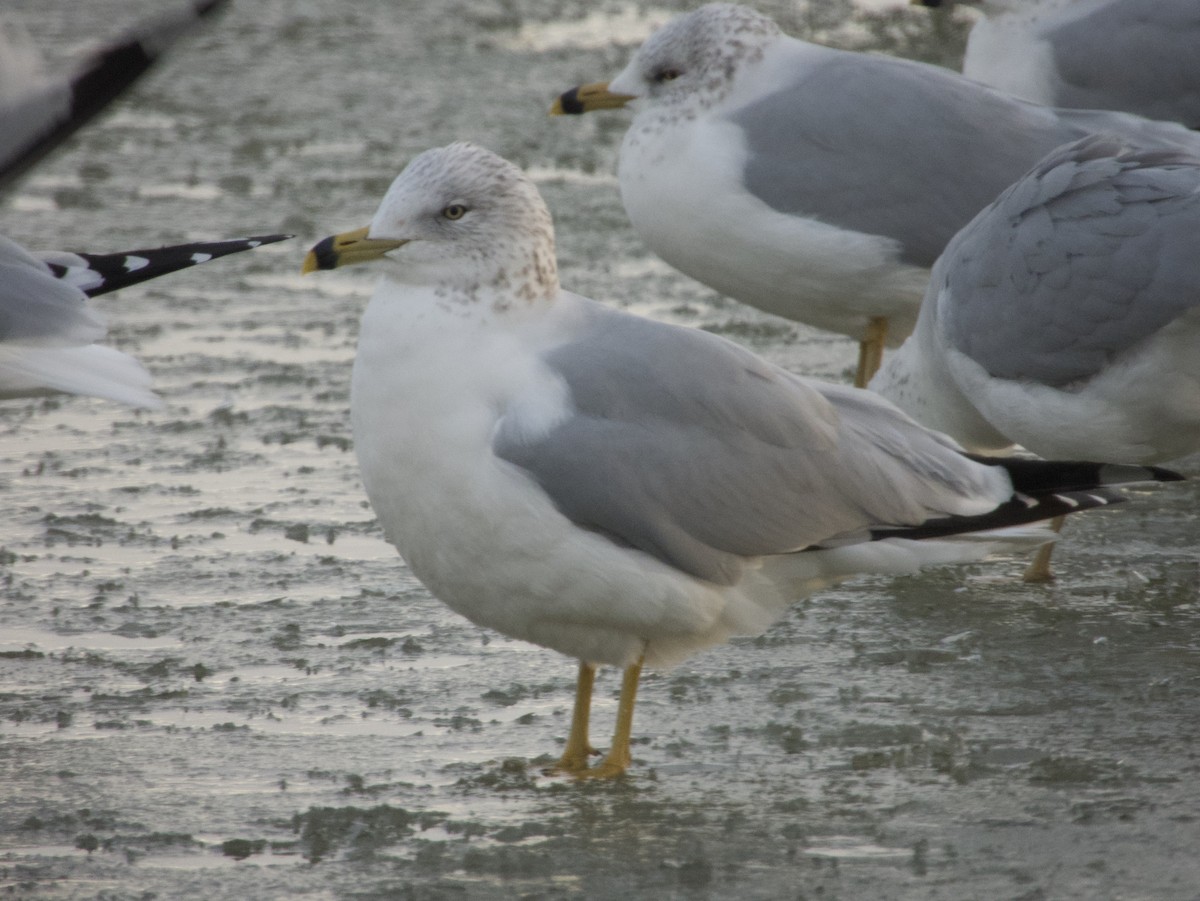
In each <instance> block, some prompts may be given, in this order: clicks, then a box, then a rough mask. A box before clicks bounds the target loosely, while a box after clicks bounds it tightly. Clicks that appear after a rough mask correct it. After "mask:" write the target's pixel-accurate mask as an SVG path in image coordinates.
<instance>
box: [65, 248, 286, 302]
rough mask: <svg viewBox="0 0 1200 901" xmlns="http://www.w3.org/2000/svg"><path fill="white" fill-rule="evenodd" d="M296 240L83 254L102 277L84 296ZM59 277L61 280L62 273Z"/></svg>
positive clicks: (96, 295)
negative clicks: (247, 251)
mask: <svg viewBox="0 0 1200 901" xmlns="http://www.w3.org/2000/svg"><path fill="white" fill-rule="evenodd" d="M293 237H295V235H252V236H250V237H247V238H230V239H228V240H224V241H194V242H192V243H190V244H173V245H169V246H165V247H151V248H146V249H141V250H126V251H123V252H121V253H81V254H77V256H79V257H81V258H82V259H84V260H85V261H86V262H87V266H88V268H89V269H91V270H92V272H93V273H95V274H96V275H98V276H99V283H98V284H94V285H91V286H89V287H86V288H84V289H83V291H84V293H85V294H87V295H88V296H89V297H99V296H100V295H101V294H107V293H108V292H109V291H116V290H117V289H118V288H126V287H128V286H129V285H136V284H137V283H138V282H144V281H148V280H149V279H152V278H157V277H158V276H160V275H166V274H167V273H168V272H176V271H178V270H180V269H188V268H190V267H192V266H195V265H198V264H200V263H207V262H209V261H211V260H215V259H219V258H220V257H224V256H229V255H230V254H234V253H241V252H242V251H246V250H254V249H255V248H256V247H262V246H264V245H266V244H277V243H278V242H280V241H286V240H287V239H288V238H293ZM60 268H61V267H60ZM52 271H53V270H52ZM58 274H59V276H60V277H61V276H62V274H63V273H58Z"/></svg>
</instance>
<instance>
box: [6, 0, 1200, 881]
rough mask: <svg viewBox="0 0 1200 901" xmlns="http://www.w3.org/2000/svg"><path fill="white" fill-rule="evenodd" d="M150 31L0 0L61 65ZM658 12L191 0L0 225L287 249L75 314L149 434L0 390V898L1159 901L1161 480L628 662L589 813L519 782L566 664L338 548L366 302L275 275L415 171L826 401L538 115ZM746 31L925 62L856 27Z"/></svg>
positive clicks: (1181, 490) (1189, 652) (1180, 580)
mask: <svg viewBox="0 0 1200 901" xmlns="http://www.w3.org/2000/svg"><path fill="white" fill-rule="evenodd" d="M158 5H159V4H158V0H88V2H86V3H79V2H76V0H38V2H34V0H7V2H6V3H5V7H4V12H5V14H6V15H7V16H9V17H12V18H15V19H17V20H19V21H21V22H23V23H24V24H25V26H26V27H27V28H28V29H29V31H30V32H31V33H32V34H33V36H34V38H35V40H36V42H37V44H38V45H39V46H41V47H43V48H45V51H46V53H47V55H48V56H49V57H50V58H51V60H54V61H60V62H61V61H62V60H64V59H68V58H72V57H73V56H74V55H75V54H77V53H78V52H79V51H80V50H81V49H82V48H83V47H85V46H86V45H87V44H88V43H89V42H90V41H92V40H95V39H97V38H99V37H103V36H108V35H111V34H113V33H114V32H116V31H119V30H121V28H122V27H123V26H124V25H125V24H126V23H131V22H133V21H135V20H136V19H137V18H138V17H139V16H141V15H144V14H145V13H146V12H147V11H150V10H153V9H155V8H156V7H157V6H158ZM692 5H694V4H683V3H677V2H661V3H655V4H652V5H638V4H633V3H619V2H618V3H600V4H588V3H582V2H580V0H525V2H507V0H447V2H436V3H427V2H417V0H408V2H385V0H360V2H357V3H354V4H339V3H328V2H324V3H321V2H316V0H235V8H234V9H232V10H231V11H230V12H229V14H227V15H225V16H223V17H222V18H221V19H220V20H218V21H216V22H215V23H213V24H212V25H211V26H210V27H209V28H207V29H206V30H205V31H204V32H203V33H201V34H199V35H198V36H196V37H195V38H194V39H192V40H190V41H188V42H187V43H186V45H184V46H182V47H180V48H179V50H178V51H177V52H176V53H175V54H174V55H173V56H171V57H170V58H169V59H168V60H167V62H166V64H165V65H164V66H162V67H161V68H160V69H159V70H158V71H157V72H156V73H155V74H154V75H153V76H152V77H151V78H149V79H148V80H147V81H146V82H145V83H144V84H143V85H142V86H141V87H139V88H138V89H137V90H136V91H135V92H134V93H133V95H132V96H131V97H130V98H128V99H127V100H126V101H125V102H123V103H122V104H121V105H120V108H119V110H117V111H116V113H115V114H114V115H111V116H109V117H107V118H105V119H103V120H102V121H101V122H99V123H97V124H95V125H94V126H92V127H90V128H88V129H86V130H85V131H84V132H82V133H81V134H80V135H79V136H78V137H77V138H76V139H75V140H73V141H72V142H71V143H70V144H69V145H68V146H67V147H66V148H65V149H64V150H63V151H61V152H59V153H58V154H56V155H55V156H53V157H52V158H51V159H49V160H47V161H46V162H45V163H44V164H43V165H42V166H41V167H39V168H38V169H37V170H36V171H35V172H34V173H33V174H32V175H31V176H30V177H28V178H26V179H25V180H24V181H23V182H22V183H21V184H20V185H19V186H18V187H17V188H16V189H15V190H14V191H12V192H10V193H9V194H8V195H6V196H5V197H4V198H3V200H2V202H0V231H3V232H4V233H6V234H9V235H11V236H13V237H14V238H17V239H19V240H20V241H22V242H23V243H25V244H27V245H28V246H31V247H46V248H50V247H64V248H72V249H82V250H94V251H106V250H122V249H129V248H134V247H141V246H147V245H153V244H158V243H171V242H182V241H187V240H198V239H202V238H219V237H231V236H234V235H239V234H255V233H260V234H261V233H267V232H273V231H288V232H295V233H296V234H297V236H298V237H297V239H296V240H294V241H290V242H285V243H283V244H277V245H273V246H270V247H266V248H262V249H261V250H258V251H256V252H254V253H250V254H243V255H239V256H236V257H232V258H230V259H228V260H223V261H219V262H216V263H213V264H211V265H209V266H205V267H202V268H201V269H196V270H192V271H190V272H187V273H182V274H179V275H176V276H173V277H171V278H168V279H165V280H161V281H159V282H150V283H148V284H146V285H144V286H141V287H138V288H133V289H129V290H125V291H122V292H121V293H119V294H115V295H110V296H107V297H104V298H101V299H100V300H99V301H98V302H97V305H98V306H99V307H100V308H101V309H102V310H104V311H105V313H106V314H107V316H108V319H109V321H110V326H111V330H112V333H113V336H114V340H115V341H116V342H117V343H118V344H119V345H120V346H121V347H123V348H125V349H127V350H130V351H131V352H134V353H136V354H137V355H138V356H139V357H140V358H141V359H142V360H143V361H144V362H145V363H146V364H147V366H148V367H149V368H150V369H151V370H152V372H153V373H154V375H155V378H156V384H157V386H158V387H159V389H160V390H161V392H162V394H163V395H164V398H165V400H166V406H165V408H164V409H162V410H160V411H156V412H152V413H135V412H132V411H129V410H126V409H124V408H121V407H117V406H115V405H113V404H107V403H103V402H100V401H91V400H87V399H80V398H71V399H61V400H54V401H29V402H7V403H5V404H3V405H0V497H2V498H3V500H4V503H5V508H4V509H5V512H6V515H5V516H4V517H3V519H2V520H0V898H7V897H12V898H22V899H26V898H30V899H100V898H103V899H143V898H160V899H165V898H197V899H200V898H203V899H246V898H253V899H260V898H261V899H267V898H280V899H282V898H288V899H292V898H301V899H332V898H356V899H367V898H417V899H441V898H455V899H459V898H470V899H475V898H511V897H522V896H523V897H536V898H568V897H572V898H575V897H577V898H630V897H634V898H641V897H646V898H689V899H690V898H725V897H737V898H762V899H774V898H806V899H824V901H828V899H843V901H852V899H885V898H886V899H914V901H916V899H947V901H949V899H964V898H978V899H1025V901H1040V899H1045V901H1050V899H1055V901H1057V899H1081V901H1082V899H1089V901H1090V899H1118V898H1119V899H1154V901H1161V899H1193V898H1195V897H1197V893H1198V892H1200V889H1198V886H1200V858H1198V857H1197V848H1200V778H1198V775H1200V757H1198V753H1200V752H1198V750H1197V749H1198V748H1200V562H1198V559H1197V557H1198V545H1200V517H1198V513H1197V511H1198V510H1200V487H1198V486H1200V482H1192V483H1188V484H1184V485H1180V486H1170V487H1169V489H1167V490H1159V491H1147V492H1140V493H1138V494H1136V495H1135V497H1134V498H1133V500H1132V502H1131V503H1129V504H1126V505H1124V506H1122V507H1119V508H1115V509H1112V510H1106V511H1100V512H1097V513H1094V514H1090V515H1087V516H1082V517H1079V518H1077V519H1076V520H1075V521H1073V522H1072V524H1071V525H1070V526H1069V527H1068V529H1067V531H1066V533H1065V536H1064V540H1063V542H1062V544H1061V548H1060V551H1059V553H1058V558H1057V570H1058V573H1059V579H1058V581H1057V582H1056V583H1054V584H1053V585H1050V586H1045V587H1030V586H1026V585H1023V584H1022V583H1021V582H1020V581H1018V579H1017V577H1018V576H1019V574H1020V572H1021V570H1022V568H1023V564H1024V561H1022V560H1017V559H1000V560H993V561H990V562H988V563H986V564H978V565H974V566H971V567H966V568H961V569H953V570H944V571H938V572H934V573H930V574H927V575H925V576H923V577H920V578H906V579H899V580H889V579H872V580H863V581H860V582H857V583H854V584H849V585H845V586H842V587H840V588H838V589H836V590H832V591H828V592H825V593H823V594H820V595H817V596H815V597H814V598H811V599H810V600H808V601H805V602H803V603H801V604H799V605H797V606H796V607H795V608H794V609H793V610H792V611H791V613H790V614H789V615H788V616H787V617H786V618H785V619H784V620H783V621H782V622H780V623H779V624H778V625H777V626H776V627H774V628H773V629H772V630H771V631H770V632H769V633H768V634H767V635H766V636H764V637H762V638H760V639H757V640H739V641H735V642H734V643H732V644H731V645H729V646H726V647H721V648H717V649H714V650H711V651H708V652H705V653H703V654H700V655H698V656H697V657H695V658H693V659H692V660H690V661H688V662H687V663H685V664H684V665H682V666H680V667H679V668H677V669H676V670H673V671H670V672H666V673H651V674H649V675H648V676H647V678H646V679H645V680H644V684H643V688H642V691H641V695H640V700H639V707H638V716H637V720H636V722H635V738H636V742H637V743H636V744H635V751H634V754H635V763H634V767H633V768H632V769H631V771H630V773H629V775H628V777H627V778H626V779H624V780H622V781H621V782H619V783H617V784H613V785H597V784H584V785H576V784H573V783H571V782H568V781H564V780H561V779H556V778H549V777H546V776H543V775H542V773H541V766H542V765H543V764H544V763H545V762H547V761H548V760H549V759H550V757H551V755H554V754H556V752H557V751H558V749H559V747H560V745H561V742H562V740H563V738H564V737H565V733H566V727H567V721H568V718H569V714H570V705H571V700H572V693H573V688H574V673H575V666H574V663H573V662H572V661H570V660H567V659H565V658H562V657H560V656H558V655H556V654H553V653H551V652H548V651H543V650H541V649H539V648H535V647H532V646H528V645H524V644H521V643H518V642H513V641H509V640H508V639H505V638H503V637H502V636H498V635H496V634H494V633H488V632H485V631H484V630H481V629H479V628H476V627H475V626H472V625H471V624H470V623H467V622H466V621H464V620H462V619H460V618H458V617H457V616H455V615H453V614H451V613H450V612H449V611H447V610H446V609H445V608H443V607H442V605H441V604H439V603H438V602H437V601H435V600H434V599H432V598H431V597H430V595H429V594H428V593H427V592H426V591H425V590H424V589H423V588H422V587H421V586H420V585H419V584H418V583H417V582H416V581H415V579H413V577H412V576H411V575H410V574H409V573H408V572H407V570H406V569H405V568H404V566H403V564H402V563H401V562H400V560H399V559H398V557H397V556H396V555H395V553H394V551H393V550H392V549H391V548H390V547H389V546H388V545H387V544H386V543H385V542H384V541H383V540H382V537H381V535H380V533H379V531H378V529H377V528H376V526H375V524H374V521H373V518H372V516H371V513H370V510H369V509H367V507H366V501H365V495H364V493H363V490H362V487H361V485H360V483H359V480H358V474H357V467H356V464H355V461H354V455H353V450H352V448H351V446H350V436H349V422H348V414H347V407H348V397H347V393H348V381H349V374H350V365H349V364H350V361H351V359H352V357H353V353H354V342H355V337H356V331H357V320H358V316H359V313H360V311H361V309H362V306H363V304H364V302H365V299H366V296H367V295H368V294H369V292H370V289H371V284H372V276H371V274H370V273H369V272H358V271H355V270H350V271H348V272H345V273H338V274H334V275H327V276H324V277H321V278H308V279H303V280H302V279H301V278H300V276H299V274H298V273H299V267H300V262H301V259H302V257H303V253H304V250H305V249H306V248H307V247H308V246H309V245H310V244H311V243H312V242H313V241H315V240H316V239H318V238H320V237H323V236H325V235H327V234H330V233H332V232H335V231H341V230H344V229H346V228H351V227H357V226H359V225H361V224H363V223H364V222H365V221H366V219H367V218H368V217H369V216H370V214H371V213H372V212H373V210H374V208H375V205H376V203H377V201H378V199H379V197H380V196H381V195H382V193H383V191H384V190H385V189H386V187H387V185H388V184H389V183H390V181H391V179H392V178H393V177H394V175H395V174H396V173H397V172H398V171H399V170H400V168H401V167H402V166H403V164H404V163H405V161H406V160H407V159H408V158H410V157H411V156H412V155H413V154H415V153H417V152H419V151H420V150H423V149H425V148H426V147H429V146H433V145H436V144H444V143H447V142H449V141H451V140H454V139H460V138H462V139H472V140H476V141H478V142H480V143H483V144H485V145H487V146H489V147H490V148H492V149H493V150H495V151H497V152H499V153H501V154H503V155H505V156H508V157H510V158H511V159H513V160H515V161H517V162H519V163H520V164H521V165H523V166H525V167H527V168H529V169H531V170H532V171H533V172H534V173H535V175H536V177H537V179H538V181H539V185H540V187H541V189H542V191H543V193H544V194H545V196H546V198H547V201H548V203H549V204H550V207H551V209H552V211H553V213H554V215H555V218H556V222H557V226H558V238H559V255H560V263H561V270H562V277H563V281H564V284H565V285H566V286H568V287H570V288H572V289H573V290H576V291H579V292H581V293H584V294H588V295H591V296H593V297H597V298H599V299H604V300H608V301H611V302H613V303H615V304H619V305H622V306H625V307H628V308H632V309H636V310H637V311H639V312H642V313H645V314H647V315H651V316H656V317H660V318H663V319H667V320H671V321H675V322H681V323H686V324H690V325H695V326H700V327H704V328H709V329H712V330H714V331H717V332H720V333H723V334H726V335H728V336H730V337H732V338H734V339H735V340H740V341H743V342H745V343H747V344H749V345H750V346H752V347H754V348H755V349H756V350H758V351H759V352H761V353H763V354H766V355H767V356H769V357H770V358H772V359H774V360H776V361H777V362H780V363H781V364H783V365H785V366H787V367H789V368H791V369H793V370H795V371H798V372H802V373H805V374H810V375H816V376H820V377H824V378H830V379H839V380H840V379H845V378H846V376H847V373H848V372H849V369H850V367H851V364H852V362H853V357H854V348H853V347H852V346H851V343H850V342H849V341H846V340H841V339H836V338H831V337H830V336H828V335H825V334H820V333H816V332H813V331H809V330H807V329H805V328H803V327H799V326H796V325H793V324H791V323H787V322H783V321H780V320H776V319H771V318H769V317H767V316H765V315H761V314H758V313H755V312H753V311H750V310H747V309H745V308H742V307H739V306H737V305H735V304H733V303H730V302H727V301H724V300H722V299H721V298H719V297H717V296H715V295H714V294H712V293H711V292H709V291H707V290H706V289H704V288H702V287H701V286H699V285H697V284H695V283H693V282H690V281H688V280H687V279H685V278H683V277H682V276H678V275H676V274H675V273H673V272H672V271H671V270H670V269H668V268H667V267H666V266H665V265H663V264H661V263H659V262H658V261H656V260H655V259H654V258H652V257H650V256H649V255H648V254H647V252H646V251H645V250H644V248H643V247H642V245H641V243H640V241H639V239H638V238H637V236H636V235H635V234H634V233H633V232H632V230H631V229H630V228H629V226H628V225H627V223H626V221H625V216H624V213H623V211H622V209H621V206H620V201H619V198H618V196H617V191H616V183H615V179H614V177H613V175H612V173H613V169H614V163H615V158H616V149H617V146H618V144H619V141H620V138H621V135H622V133H623V131H624V128H625V123H626V121H627V117H626V116H624V115H623V114H619V113H618V114H612V115H609V116H602V115H596V116H588V117H583V118H581V119H550V118H549V117H547V116H546V109H547V107H548V106H549V103H550V101H551V100H552V99H553V97H554V96H555V95H556V94H557V93H559V92H560V91H562V90H564V89H566V88H568V87H571V86H573V85H575V84H578V83H580V82H583V81H592V80H597V79H601V78H606V77H609V76H611V75H612V74H615V72H616V71H617V70H618V69H619V68H620V66H621V65H623V63H624V61H625V59H626V58H627V55H628V53H629V51H630V50H631V48H632V47H633V46H634V45H636V44H637V43H638V42H640V40H641V39H642V38H643V37H644V36H645V34H646V33H648V31H649V29H650V28H652V27H653V26H654V25H655V24H657V23H659V22H661V21H663V20H664V19H665V18H667V17H669V16H670V15H671V14H673V13H674V12H675V11H677V10H679V9H683V8H690V7H691V6H692ZM755 5H756V6H758V7H759V8H761V9H763V10H764V11H766V12H769V13H771V14H772V15H775V16H777V17H778V18H779V20H780V21H781V22H782V23H783V24H784V25H785V27H786V28H787V29H788V30H789V31H792V32H793V33H798V34H806V35H812V34H817V35H819V36H820V37H822V38H823V39H826V40H829V41H833V42H837V43H840V44H842V45H844V46H854V47H872V48H876V49H882V50H888V51H899V52H902V53H905V54H909V55H922V56H926V57H929V58H937V59H940V60H943V61H947V62H950V63H953V62H954V59H955V53H956V52H957V51H956V48H957V47H959V46H961V40H962V34H961V29H956V28H953V27H950V26H948V25H945V24H944V23H943V24H941V25H939V26H937V27H936V28H935V26H934V24H933V23H932V22H931V20H930V19H929V18H928V17H927V16H926V15H925V14H923V13H922V12H921V11H919V10H908V9H906V8H902V6H903V4H902V3H900V2H897V3H890V4H889V3H884V2H880V0H873V2H870V3H867V2H862V3H861V4H860V5H859V6H857V7H855V8H853V9H852V8H851V7H850V5H849V4H848V3H838V2H834V0H828V2H826V3H817V2H814V3H813V4H812V5H811V6H805V5H803V4H800V3H796V2H787V3H784V2H776V3H759V4H755ZM889 10H891V12H889ZM851 13H852V15H851ZM601 37H604V39H601ZM847 114H848V115H849V114H853V111H847ZM1180 468H1182V469H1183V470H1184V471H1186V472H1188V473H1190V474H1192V475H1194V476H1195V475H1200V459H1196V458H1194V459H1191V460H1189V461H1185V462H1184V463H1183V465H1182V466H1181V467H1180ZM617 687H618V685H617V679H616V678H615V674H614V673H612V672H604V673H602V675H601V680H600V682H599V685H598V697H597V705H596V718H597V720H598V722H597V723H596V735H597V737H598V738H602V737H603V738H606V737H607V732H608V728H609V722H610V720H611V716H612V713H613V712H614V711H615V707H616V701H615V697H616V690H617Z"/></svg>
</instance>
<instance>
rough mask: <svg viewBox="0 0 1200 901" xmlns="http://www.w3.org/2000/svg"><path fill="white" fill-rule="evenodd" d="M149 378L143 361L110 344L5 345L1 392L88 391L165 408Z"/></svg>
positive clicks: (1, 356) (0, 369) (0, 363)
mask: <svg viewBox="0 0 1200 901" xmlns="http://www.w3.org/2000/svg"><path fill="white" fill-rule="evenodd" d="M150 382H151V380H150V374H149V373H148V372H146V370H145V369H144V368H142V364H141V363H139V362H138V361H137V360H135V359H134V358H133V357H131V356H129V355H128V354H123V353H121V352H120V351H118V350H113V349H112V348H111V347H104V346H103V345H99V344H89V345H85V346H83V347H37V346H27V345H16V344H0V397H9V398H11V397H34V396H38V395H43V394H54V393H65V394H83V395H87V396H90V397H102V398H105V399H106V400H112V401H116V402H117V403H122V404H129V405H130V406H133V407H145V408H148V409H154V408H157V407H161V406H162V401H161V399H159V397H158V395H156V394H155V393H154V392H153V391H151V390H150Z"/></svg>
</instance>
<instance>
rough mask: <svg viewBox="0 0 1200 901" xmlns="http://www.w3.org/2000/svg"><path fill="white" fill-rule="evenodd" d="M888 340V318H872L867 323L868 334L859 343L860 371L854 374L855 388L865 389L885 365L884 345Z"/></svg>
mask: <svg viewBox="0 0 1200 901" xmlns="http://www.w3.org/2000/svg"><path fill="white" fill-rule="evenodd" d="M886 340H887V317H885V316H872V317H871V321H870V322H868V323H867V334H866V336H865V337H864V338H863V339H862V340H861V341H860V342H858V371H857V372H855V373H854V387H855V388H865V387H867V382H869V381H871V376H873V375H874V374H875V373H876V372H878V371H879V366H880V364H882V363H883V343H884V342H885V341H886Z"/></svg>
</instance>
